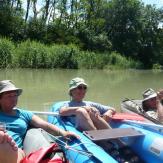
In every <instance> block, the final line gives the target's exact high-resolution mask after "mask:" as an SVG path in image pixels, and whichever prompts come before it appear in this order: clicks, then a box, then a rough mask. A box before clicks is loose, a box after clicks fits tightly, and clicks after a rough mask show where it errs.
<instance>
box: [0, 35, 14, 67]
mask: <svg viewBox="0 0 163 163" xmlns="http://www.w3.org/2000/svg"><path fill="white" fill-rule="evenodd" d="M14 48H15V47H14V44H13V43H12V42H11V41H10V40H9V39H6V38H0V68H8V67H11V66H12V58H13V51H14Z"/></svg>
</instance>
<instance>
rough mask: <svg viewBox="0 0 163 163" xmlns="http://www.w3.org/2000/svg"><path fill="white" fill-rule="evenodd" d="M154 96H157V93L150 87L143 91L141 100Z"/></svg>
mask: <svg viewBox="0 0 163 163" xmlns="http://www.w3.org/2000/svg"><path fill="white" fill-rule="evenodd" d="M156 96H157V93H156V92H155V91H154V90H153V89H152V88H148V89H147V90H145V91H144V92H143V98H144V99H143V102H144V101H147V100H149V99H152V98H155V97H156Z"/></svg>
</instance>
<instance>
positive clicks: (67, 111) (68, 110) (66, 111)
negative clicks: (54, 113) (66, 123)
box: [59, 106, 80, 116]
mask: <svg viewBox="0 0 163 163" xmlns="http://www.w3.org/2000/svg"><path fill="white" fill-rule="evenodd" d="M79 108H80V107H68V106H63V107H61V109H60V110H59V114H60V115H61V116H71V115H76V110H77V109H79Z"/></svg>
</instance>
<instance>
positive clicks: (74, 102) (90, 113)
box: [59, 77, 115, 131]
mask: <svg viewBox="0 0 163 163" xmlns="http://www.w3.org/2000/svg"><path fill="white" fill-rule="evenodd" d="M87 88H88V85H87V84H86V83H85V81H84V79H82V78H78V77H76V78H74V79H72V80H71V81H70V83H69V95H70V98H71V100H70V101H69V102H67V103H65V104H64V106H63V107H61V108H60V111H59V112H60V115H61V116H69V117H71V122H72V123H73V124H74V125H76V127H77V128H78V129H79V130H82V131H83V130H97V129H107V128H110V126H109V124H108V122H109V120H110V117H111V116H112V115H113V114H114V113H115V109H114V108H112V107H110V106H105V105H101V104H98V103H95V102H91V101H83V99H84V97H85V95H86V92H87Z"/></svg>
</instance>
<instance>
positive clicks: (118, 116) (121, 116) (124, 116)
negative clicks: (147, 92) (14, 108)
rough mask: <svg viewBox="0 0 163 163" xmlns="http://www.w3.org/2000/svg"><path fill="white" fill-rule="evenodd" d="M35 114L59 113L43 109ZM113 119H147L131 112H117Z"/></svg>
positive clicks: (54, 114)
mask: <svg viewBox="0 0 163 163" xmlns="http://www.w3.org/2000/svg"><path fill="white" fill-rule="evenodd" d="M32 112H33V113H34V114H38V115H51V116H59V113H57V112H43V111H42V112H41V111H32ZM111 118H112V119H113V120H137V121H144V120H145V119H144V118H143V117H142V116H140V115H137V114H130V113H115V114H114V115H113V117H111Z"/></svg>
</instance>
